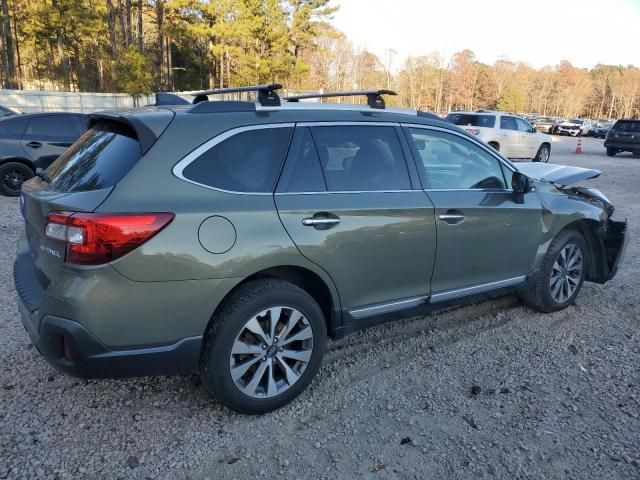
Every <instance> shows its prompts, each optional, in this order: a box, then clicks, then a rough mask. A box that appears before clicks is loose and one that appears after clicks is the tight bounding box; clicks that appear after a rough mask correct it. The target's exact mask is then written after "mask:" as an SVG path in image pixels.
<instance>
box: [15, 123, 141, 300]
mask: <svg viewBox="0 0 640 480" xmlns="http://www.w3.org/2000/svg"><path fill="white" fill-rule="evenodd" d="M141 156H142V153H141V148H140V144H139V141H138V139H137V136H136V132H135V131H134V130H133V128H131V127H129V126H127V125H125V124H121V123H117V122H113V121H100V122H98V123H97V124H95V125H94V126H93V127H92V128H91V129H90V130H89V131H87V132H86V133H85V134H84V135H83V136H82V137H81V138H80V139H79V140H78V141H77V142H76V143H74V144H73V145H72V146H71V147H70V148H69V149H68V150H67V151H66V152H65V153H63V154H62V155H61V156H60V157H59V158H58V159H57V160H56V161H55V162H53V163H52V164H51V166H50V167H49V168H48V169H47V170H46V172H44V173H41V174H40V176H36V177H34V178H33V179H31V180H29V181H28V182H25V183H24V184H23V186H22V193H21V199H20V206H21V210H22V215H23V216H24V219H25V229H26V237H27V241H28V245H29V251H28V254H29V255H30V257H31V259H30V260H31V261H32V262H33V265H34V266H35V274H36V278H37V279H38V281H39V283H40V284H41V286H42V287H43V288H46V287H47V285H48V284H49V283H50V282H51V281H53V280H54V279H55V277H56V275H57V274H58V273H59V271H60V269H61V268H62V266H63V265H64V263H65V254H66V246H65V243H64V242H61V241H57V240H53V239H51V238H49V237H48V236H46V235H45V226H46V223H47V217H48V215H49V214H50V213H52V212H92V211H94V210H95V209H96V208H98V206H100V204H101V203H102V202H104V200H105V199H106V198H107V197H108V196H109V194H110V193H111V191H112V190H113V188H114V186H115V185H116V184H117V183H118V182H119V181H120V180H121V179H122V178H124V176H125V175H126V174H127V173H128V172H129V171H130V170H131V168H132V167H133V166H134V165H135V164H136V163H137V162H138V160H139V159H140V158H141ZM23 254H25V253H24V252H23ZM18 260H20V259H18ZM22 260H23V261H24V260H25V259H22Z"/></svg>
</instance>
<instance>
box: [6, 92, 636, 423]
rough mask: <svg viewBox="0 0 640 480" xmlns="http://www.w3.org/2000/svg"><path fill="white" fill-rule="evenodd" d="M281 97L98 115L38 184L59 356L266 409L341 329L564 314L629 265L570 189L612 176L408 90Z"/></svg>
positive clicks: (30, 281)
mask: <svg viewBox="0 0 640 480" xmlns="http://www.w3.org/2000/svg"><path fill="white" fill-rule="evenodd" d="M277 88H278V85H260V86H257V87H247V88H242V89H236V90H234V92H235V91H239V90H241V91H254V92H257V100H256V101H222V100H217V101H214V98H218V97H217V96H216V94H218V93H229V89H227V90H215V91H208V92H201V94H200V95H199V96H198V97H197V100H198V103H195V104H187V105H184V103H186V102H184V101H182V100H180V99H176V101H175V102H172V101H171V99H170V98H169V100H167V98H164V99H163V102H161V105H159V106H154V107H146V108H142V109H138V110H131V111H122V112H116V113H113V112H109V113H97V114H94V115H92V116H91V119H90V129H89V130H88V132H87V133H86V134H85V135H84V136H82V137H81V138H80V139H79V140H78V141H77V142H76V143H75V144H74V145H73V146H72V147H71V148H69V149H68V150H67V151H66V153H64V154H63V155H62V156H61V157H60V158H58V159H57V160H56V161H55V162H54V163H53V164H52V165H51V166H50V167H49V168H48V169H47V170H46V171H40V172H39V173H38V176H36V177H34V178H33V179H32V180H30V181H28V182H26V183H25V184H24V186H23V190H22V194H21V198H20V207H21V212H22V215H23V217H24V220H25V231H24V233H23V234H22V236H21V238H20V242H19V245H18V252H17V258H16V261H15V265H14V279H15V286H16V290H17V292H18V296H19V307H20V312H21V316H22V321H23V323H24V326H25V328H26V330H27V331H28V332H29V334H30V336H31V339H32V341H33V343H34V345H35V346H36V347H37V348H38V350H39V351H40V352H41V354H42V355H43V356H44V357H45V358H46V359H47V360H48V361H49V362H50V363H51V364H52V365H54V366H55V367H56V368H58V369H60V370H63V371H65V372H68V373H70V374H72V375H78V376H82V377H126V376H138V375H169V374H181V373H189V372H199V374H200V375H201V376H202V379H203V381H204V383H205V385H206V386H207V387H208V388H209V389H210V390H211V392H213V393H214V394H215V396H216V397H217V398H218V399H219V400H220V401H221V402H222V403H223V404H225V405H227V406H228V407H230V408H232V409H234V410H237V411H240V412H247V413H261V412H267V411H270V410H273V409H275V408H278V407H280V406H282V405H284V404H286V403H287V402H289V401H291V400H292V399H294V398H295V397H296V396H297V395H299V394H300V393H301V392H302V391H303V390H304V389H305V387H306V386H307V385H309V383H310V382H311V381H312V379H313V377H314V375H315V374H316V372H317V371H318V368H319V367H320V364H321V362H322V357H323V354H324V350H325V344H326V340H327V338H328V337H329V338H333V339H336V338H340V337H343V336H344V335H346V334H349V333H351V332H354V331H356V330H360V329H362V328H366V327H369V326H372V325H376V324H379V323H381V322H384V321H388V320H395V319H398V318H401V317H406V316H415V315H421V314H424V313H426V312H429V311H433V310H437V309H441V308H443V307H445V306H450V305H453V304H457V303H462V302H469V301H475V300H477V299H479V298H481V297H483V296H487V295H498V294H502V293H504V292H509V291H516V292H519V294H520V295H521V297H522V298H523V299H524V300H525V301H526V302H527V303H528V304H530V305H532V306H533V307H534V308H536V309H538V310H539V311H541V312H552V311H555V310H560V309H563V308H565V307H567V305H569V304H570V303H572V302H573V301H574V300H575V298H576V296H577V295H578V292H579V291H580V288H581V286H582V283H583V281H585V280H586V281H590V282H597V283H604V282H606V281H608V280H610V279H611V278H612V277H613V276H614V275H615V273H616V271H617V269H618V265H619V263H620V262H621V259H622V257H623V255H624V250H625V246H626V241H627V233H626V232H627V228H626V221H614V220H612V219H611V216H612V214H613V210H614V209H613V207H612V205H611V204H610V203H609V201H608V200H607V198H606V197H605V196H604V195H603V194H602V193H600V192H598V191H597V190H594V189H591V188H584V187H579V186H571V185H572V184H574V183H575V182H579V181H580V180H583V179H587V178H592V177H595V176H597V175H599V173H600V172H598V171H595V170H587V169H582V168H576V167H564V166H558V165H552V164H541V163H530V164H522V165H518V166H515V165H514V164H512V163H511V162H509V161H508V160H507V159H505V158H504V157H503V156H501V155H500V153H498V152H496V151H495V150H494V149H492V148H491V147H489V146H487V145H486V144H484V143H483V142H482V141H480V140H478V139H477V138H476V137H475V136H474V135H471V134H469V133H467V132H465V131H464V130H462V129H460V128H458V127H456V126H454V125H452V124H450V123H447V122H445V121H442V120H440V119H438V118H437V117H435V116H433V115H430V114H427V113H423V112H419V111H418V112H416V111H409V110H404V109H396V108H385V103H384V99H383V97H382V95H383V94H390V93H393V92H386V91H367V92H357V93H358V94H363V95H366V96H367V98H368V103H367V104H364V105H348V104H335V103H334V104H331V103H319V102H316V103H312V102H301V101H299V100H302V99H303V98H301V97H290V98H287V99H282V100H281V99H280V97H279V96H278V95H277V92H276V90H277ZM349 94H350V95H351V94H354V92H350V93H349ZM339 95H340V94H339ZM341 95H344V94H341ZM325 96H327V95H325Z"/></svg>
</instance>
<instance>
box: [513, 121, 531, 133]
mask: <svg viewBox="0 0 640 480" xmlns="http://www.w3.org/2000/svg"><path fill="white" fill-rule="evenodd" d="M516 124H517V125H518V130H520V131H521V132H526V133H531V125H530V124H529V123H528V122H526V121H525V120H523V119H521V118H516Z"/></svg>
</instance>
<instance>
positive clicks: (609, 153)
mask: <svg viewBox="0 0 640 480" xmlns="http://www.w3.org/2000/svg"><path fill="white" fill-rule="evenodd" d="M616 153H618V152H617V150H616V149H615V148H607V157H614V156H615V155H616Z"/></svg>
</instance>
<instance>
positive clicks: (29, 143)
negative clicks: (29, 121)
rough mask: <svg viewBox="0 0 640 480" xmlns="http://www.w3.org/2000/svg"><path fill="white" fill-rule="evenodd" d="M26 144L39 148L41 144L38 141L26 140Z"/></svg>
mask: <svg viewBox="0 0 640 480" xmlns="http://www.w3.org/2000/svg"><path fill="white" fill-rule="evenodd" d="M26 145H27V147H31V148H40V147H41V146H42V144H41V143H40V142H28V143H27V144H26Z"/></svg>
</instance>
